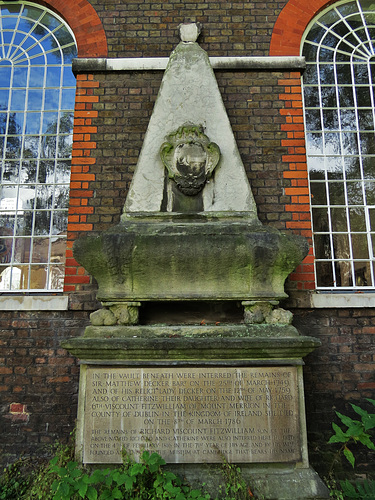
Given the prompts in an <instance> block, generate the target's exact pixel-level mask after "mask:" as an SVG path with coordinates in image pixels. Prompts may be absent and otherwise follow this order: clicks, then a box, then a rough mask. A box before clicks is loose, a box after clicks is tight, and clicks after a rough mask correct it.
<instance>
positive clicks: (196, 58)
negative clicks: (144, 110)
mask: <svg viewBox="0 0 375 500" xmlns="http://www.w3.org/2000/svg"><path fill="white" fill-rule="evenodd" d="M187 122H189V123H192V124H195V125H201V126H202V127H203V128H204V130H205V133H206V134H207V136H208V137H209V138H210V140H211V141H212V142H214V143H216V144H217V145H218V146H219V148H220V151H221V159H220V162H219V164H218V166H217V168H216V170H215V174H214V176H213V177H212V179H211V180H210V182H209V183H207V184H206V185H205V187H204V189H203V193H202V198H203V204H202V209H201V210H199V211H203V212H206V211H207V212H221V211H237V212H248V214H250V215H251V217H252V218H254V219H257V215H256V207H255V202H254V199H253V195H252V192H251V189H250V186H249V183H248V180H247V177H246V173H245V169H244V166H243V163H242V160H241V157H240V154H239V152H238V148H237V144H236V141H235V138H234V135H233V132H232V128H231V125H230V122H229V119H228V116H227V113H226V110H225V107H224V104H223V101H222V97H221V94H220V91H219V88H218V85H217V82H216V78H215V75H214V73H213V70H212V67H211V64H210V61H209V58H208V55H207V53H206V52H205V51H204V50H203V49H201V47H199V45H198V44H197V43H192V42H187V43H184V42H181V43H180V44H179V45H178V46H177V47H176V49H175V50H174V51H173V52H172V54H171V56H170V59H169V62H168V66H167V69H166V71H165V74H164V77H163V81H162V84H161V87H160V91H159V95H158V98H157V100H156V103H155V106H154V110H153V114H152V116H151V119H150V122H149V126H148V129H147V132H146V136H145V139H144V143H143V147H142V150H141V153H140V155H139V160H138V164H137V168H136V171H135V173H134V177H133V180H132V184H131V187H130V190H129V194H128V197H127V200H126V204H125V211H126V212H127V213H137V212H138V213H139V212H160V211H165V210H167V204H165V191H164V181H165V167H164V165H163V162H162V160H161V158H160V154H159V148H160V146H161V145H162V144H163V142H164V141H165V136H166V135H167V134H170V133H172V132H174V131H175V130H176V129H178V128H179V127H181V126H182V125H183V124H184V123H187ZM163 200H164V205H163ZM169 210H170V209H169Z"/></svg>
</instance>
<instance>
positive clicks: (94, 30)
mask: <svg viewBox="0 0 375 500" xmlns="http://www.w3.org/2000/svg"><path fill="white" fill-rule="evenodd" d="M36 3H39V0H37V1H36ZM40 3H42V4H43V5H46V6H47V7H49V8H50V9H51V10H54V11H55V12H56V13H57V14H59V15H60V16H62V17H63V18H64V19H65V20H66V22H67V23H68V25H69V26H70V27H71V29H72V30H73V32H74V36H75V38H76V41H77V46H78V57H106V56H107V40H106V34H105V32H104V30H103V26H102V23H101V20H100V19H99V17H98V15H97V13H96V11H95V9H94V8H93V7H92V5H91V4H90V3H89V2H88V1H87V0H78V1H77V0H46V1H40Z"/></svg>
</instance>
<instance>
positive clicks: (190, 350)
mask: <svg viewBox="0 0 375 500" xmlns="http://www.w3.org/2000/svg"><path fill="white" fill-rule="evenodd" d="M171 332H172V331H171ZM171 335H172V336H171V338H139V337H138V338H137V337H136V338H85V337H75V338H71V339H68V340H65V341H63V342H62V344H61V346H62V347H63V348H64V349H67V350H68V351H69V352H71V353H72V354H73V355H74V356H77V357H78V358H80V359H82V360H85V361H87V362H92V361H111V360H112V361H121V362H124V363H125V364H126V363H127V362H129V361H139V362H142V361H147V362H149V361H154V362H155V361H158V360H168V361H169V362H173V363H174V362H189V361H197V362H198V361H199V362H204V363H205V362H209V361H213V360H215V361H221V362H222V361H228V362H230V363H231V362H233V360H240V361H241V362H244V361H246V360H249V361H251V360H263V361H265V362H268V361H269V360H275V359H282V360H284V363H285V360H286V359H289V360H293V359H298V360H300V359H301V358H303V357H304V356H307V354H309V353H310V352H312V351H313V350H314V349H316V348H317V347H319V346H320V344H321V343H320V341H319V340H318V339H316V338H314V337H302V336H301V337H290V338H176V337H173V334H172V333H171Z"/></svg>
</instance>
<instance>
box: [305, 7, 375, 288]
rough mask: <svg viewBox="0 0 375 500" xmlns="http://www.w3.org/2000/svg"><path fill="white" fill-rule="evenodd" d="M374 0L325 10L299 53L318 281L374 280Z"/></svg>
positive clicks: (353, 284)
mask: <svg viewBox="0 0 375 500" xmlns="http://www.w3.org/2000/svg"><path fill="white" fill-rule="evenodd" d="M374 7H375V4H374V3H373V2H370V1H367V0H366V1H361V2H358V1H351V2H345V3H338V4H335V5H333V6H331V7H329V9H327V10H325V11H323V12H322V13H321V14H320V15H319V16H318V17H316V18H315V19H314V21H313V23H312V24H310V26H309V28H308V30H307V31H306V34H305V37H304V41H303V46H302V55H304V56H305V58H306V63H307V69H306V71H305V73H304V75H303V96H304V112H305V130H306V149H307V164H308V171H309V182H310V192H311V211H312V223H313V241H314V251H315V258H316V261H315V265H316V277H317V283H316V284H317V288H320V289H338V290H343V289H354V288H359V287H360V288H361V289H365V288H373V287H374V285H375V281H374V244H375V141H374V130H375V125H374V123H375V122H374V104H375V103H374V85H375V11H374Z"/></svg>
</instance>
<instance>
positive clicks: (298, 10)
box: [270, 0, 333, 56]
mask: <svg viewBox="0 0 375 500" xmlns="http://www.w3.org/2000/svg"><path fill="white" fill-rule="evenodd" d="M331 3H333V2H332V1H327V0H289V2H288V3H287V4H286V5H285V7H284V8H283V10H282V11H281V12H280V15H279V17H278V18H277V21H276V23H275V26H274V29H273V32H272V38H271V45H270V56H298V55H299V54H300V46H301V38H302V35H303V33H304V31H305V29H306V27H307V25H308V24H309V22H310V21H311V19H312V18H313V17H314V16H315V15H316V14H317V13H318V12H319V11H321V10H322V9H323V8H325V7H327V6H328V5H329V4H331Z"/></svg>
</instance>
